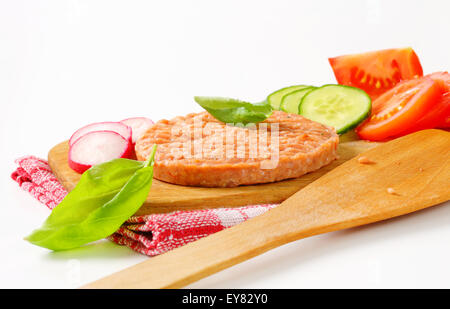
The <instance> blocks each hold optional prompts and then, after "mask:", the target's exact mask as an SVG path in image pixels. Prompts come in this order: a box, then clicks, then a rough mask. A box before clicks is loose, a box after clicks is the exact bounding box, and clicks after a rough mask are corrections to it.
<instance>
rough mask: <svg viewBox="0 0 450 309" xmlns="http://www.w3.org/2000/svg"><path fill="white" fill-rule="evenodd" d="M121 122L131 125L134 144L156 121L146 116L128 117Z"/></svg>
mask: <svg viewBox="0 0 450 309" xmlns="http://www.w3.org/2000/svg"><path fill="white" fill-rule="evenodd" d="M121 123H123V124H125V125H127V126H129V127H131V131H132V142H133V144H134V143H136V141H137V140H138V139H139V138H140V137H141V136H142V135H143V134H144V133H145V131H147V130H148V128H150V127H151V126H152V125H153V124H154V122H153V121H151V120H150V119H148V118H145V117H135V118H128V119H124V120H122V121H121Z"/></svg>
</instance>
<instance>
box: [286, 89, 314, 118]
mask: <svg viewBox="0 0 450 309" xmlns="http://www.w3.org/2000/svg"><path fill="white" fill-rule="evenodd" d="M316 88H317V87H312V86H311V87H306V88H303V89H300V90H295V91H293V92H290V93H288V94H285V95H284V96H283V98H282V99H281V104H280V109H281V110H282V111H284V112H286V113H291V114H298V107H299V106H300V102H301V101H302V98H303V97H304V96H305V95H306V94H307V93H308V92H310V91H311V90H314V89H316Z"/></svg>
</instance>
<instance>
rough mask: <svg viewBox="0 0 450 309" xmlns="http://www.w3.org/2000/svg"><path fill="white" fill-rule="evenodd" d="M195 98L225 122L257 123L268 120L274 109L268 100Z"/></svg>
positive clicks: (214, 115)
mask: <svg viewBox="0 0 450 309" xmlns="http://www.w3.org/2000/svg"><path fill="white" fill-rule="evenodd" d="M194 100H195V102H197V103H198V104H199V105H200V106H201V107H203V108H204V109H205V110H206V111H208V112H209V113H210V114H211V115H212V116H213V117H214V118H216V119H217V120H219V121H222V122H225V123H243V124H248V123H257V122H261V121H264V120H266V119H267V118H268V117H269V116H270V115H271V114H272V111H273V109H272V107H271V106H270V104H269V103H268V102H267V101H263V102H260V103H249V102H244V101H240V100H236V99H230V98H220V97H194Z"/></svg>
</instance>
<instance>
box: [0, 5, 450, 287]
mask: <svg viewBox="0 0 450 309" xmlns="http://www.w3.org/2000/svg"><path fill="white" fill-rule="evenodd" d="M449 11H450V2H449V1H447V0H442V1H432V0H428V1H412V0H407V1H393V0H386V1H381V0H353V1H350V0H342V1H317V0H316V1H280V0H277V1H261V0H260V1H243V0H240V1H234V0H227V1H212V0H206V1H186V0H185V1H148V0H146V1H111V0H107V1H95V0H94V1H92V0H91V1H87V0H86V1H76V0H72V1H61V0H54V1H38V0H34V1H31V0H30V1H22V0H11V1H6V0H1V1H0V104H1V109H0V113H1V115H2V117H1V121H0V125H1V137H0V138H1V140H0V142H1V151H0V156H1V160H0V162H1V166H0V181H1V183H0V190H1V191H0V197H1V203H0V209H1V215H0V216H1V220H0V247H1V249H0V287H54V288H64V287H77V286H79V285H80V284H83V283H87V282H89V281H92V280H94V279H98V278H100V277H103V276H105V275H107V274H110V273H112V272H115V271H117V270H120V269H123V268H125V267H127V266H130V265H133V264H136V263H137V262H139V261H143V260H146V259H147V257H145V256H142V255H139V254H137V253H134V252H132V251H131V250H129V249H127V248H124V247H119V246H116V245H114V244H112V243H109V242H107V241H101V242H99V243H97V244H94V245H90V246H87V247H85V248H82V249H78V250H74V251H69V252H62V253H50V252H48V251H47V250H45V249H42V248H39V247H35V246H32V245H30V244H28V243H27V242H25V241H23V240H22V237H23V236H25V235H27V234H28V233H29V232H30V231H32V230H33V229H34V228H36V227H38V226H39V225H40V224H41V223H42V222H43V220H44V219H45V218H46V217H47V215H48V214H49V211H48V210H47V209H46V207H45V206H43V205H41V204H39V203H38V202H37V201H35V200H34V199H33V198H32V197H31V196H29V195H28V194H27V193H25V192H23V191H21V190H20V189H19V188H18V186H17V185H16V184H15V183H14V182H13V181H12V180H11V179H10V176H9V175H10V173H11V172H12V171H13V169H14V163H13V160H14V159H15V158H17V157H19V156H22V155H26V154H33V155H37V156H40V157H44V158H45V157H46V155H47V152H48V150H49V149H50V148H51V147H52V146H54V145H55V144H56V143H59V142H61V141H63V140H65V139H67V138H68V137H69V136H70V135H71V133H73V131H74V130H76V129H77V128H79V127H80V126H82V125H85V124H88V123H91V122H95V121H105V120H121V119H123V118H127V117H131V116H147V117H150V118H152V119H154V120H158V119H161V118H171V117H173V116H176V115H180V114H185V113H188V112H193V111H199V110H200V109H199V107H197V106H196V104H195V103H194V101H193V99H192V97H193V96H194V95H217V96H230V97H236V98H241V99H247V100H252V101H257V100H261V99H263V98H264V97H265V96H266V95H267V94H268V93H270V92H271V91H273V90H276V89H278V88H280V87H283V86H287V85H291V84H299V83H301V84H315V85H320V84H324V83H330V82H334V76H333V74H332V71H331V68H330V67H329V65H328V62H327V58H328V57H331V56H337V55H340V54H345V53H352V52H362V51H368V50H375V49H383V48H393V47H403V46H412V47H413V48H414V49H415V51H416V52H417V53H418V55H419V57H420V59H421V62H422V65H423V68H424V71H425V72H426V73H429V72H433V71H438V70H448V69H449V60H450V59H449V58H450V57H449V54H450V53H449V52H450V48H449V47H450V46H449V40H448V33H449V30H450V19H449V18H448V12H449ZM424 155H426V154H424ZM449 206H450V203H447V204H446V205H445V206H440V207H434V208H432V209H428V210H425V211H421V212H419V213H416V214H412V215H408V216H405V217H402V218H398V219H394V220H390V221H387V222H383V223H378V224H373V225H370V226H366V227H361V228H356V229H352V230H348V231H341V232H336V233H331V234H327V235H322V236H317V237H313V238H310V239H305V240H301V241H297V242H294V243H292V244H289V245H286V246H284V247H282V248H279V249H275V250H273V251H271V252H268V253H266V254H264V255H262V256H260V257H257V258H255V259H253V260H250V261H247V262H245V263H243V264H241V265H238V266H235V267H233V268H231V269H228V270H226V271H223V272H221V273H219V274H216V275H214V276H212V277H210V278H207V279H204V280H202V281H200V282H198V283H195V284H193V285H192V286H191V287H195V288H250V287H251V288H282V287H285V288H312V287H324V288H337V287H383V288H387V287H447V288H449V287H450V279H448V278H450V267H449V266H448V265H449V260H450V249H449V248H450V246H449V240H450V224H449V223H450V207H449Z"/></svg>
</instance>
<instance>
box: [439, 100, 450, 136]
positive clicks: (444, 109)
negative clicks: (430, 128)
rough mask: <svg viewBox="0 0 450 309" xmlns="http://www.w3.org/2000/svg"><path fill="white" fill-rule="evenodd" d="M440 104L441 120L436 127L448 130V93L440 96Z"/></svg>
mask: <svg viewBox="0 0 450 309" xmlns="http://www.w3.org/2000/svg"><path fill="white" fill-rule="evenodd" d="M440 104H441V105H442V112H441V113H442V114H441V115H442V119H441V121H440V122H439V123H438V125H437V126H436V127H437V128H441V129H448V128H450V92H447V93H445V94H443V95H442V98H441V103H440Z"/></svg>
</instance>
